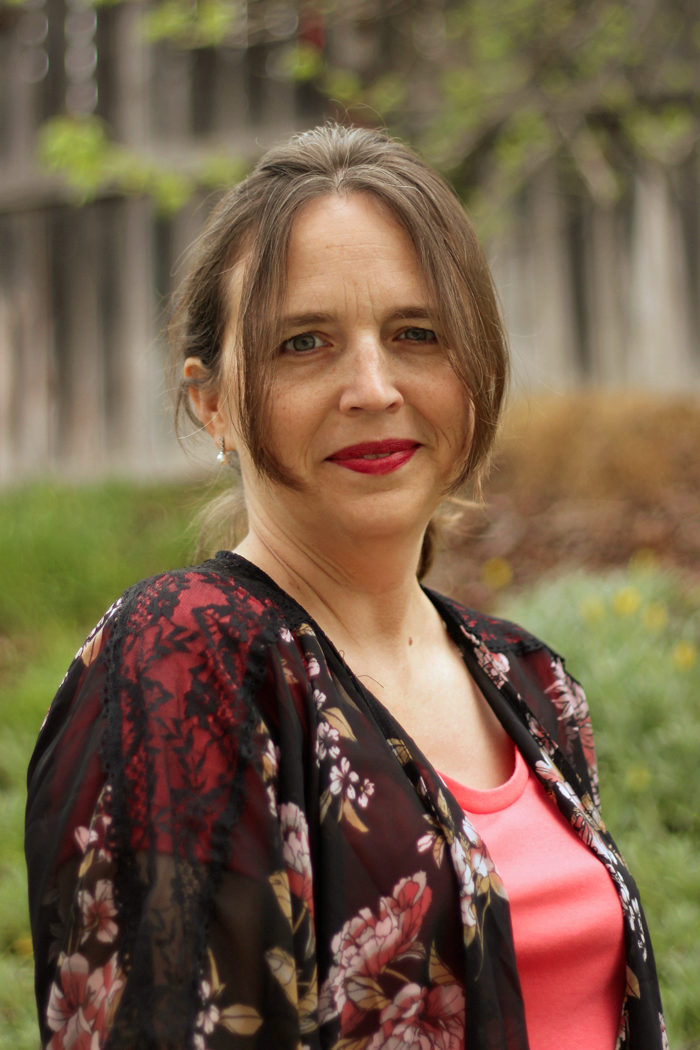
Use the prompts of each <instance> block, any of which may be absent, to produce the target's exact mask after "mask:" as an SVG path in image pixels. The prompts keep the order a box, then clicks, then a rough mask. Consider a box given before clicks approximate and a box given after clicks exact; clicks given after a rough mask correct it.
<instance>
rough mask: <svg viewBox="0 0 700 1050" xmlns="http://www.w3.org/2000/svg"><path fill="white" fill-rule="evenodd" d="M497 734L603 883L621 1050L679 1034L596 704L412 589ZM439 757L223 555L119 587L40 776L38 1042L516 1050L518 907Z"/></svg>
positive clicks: (59, 710)
mask: <svg viewBox="0 0 700 1050" xmlns="http://www.w3.org/2000/svg"><path fill="white" fill-rule="evenodd" d="M427 593H428V596H429V598H430V599H431V601H432V602H433V603H434V604H435V606H436V607H437V609H438V611H439V612H440V614H441V616H442V618H443V620H444V622H445V624H446V626H447V630H448V631H449V634H450V636H451V637H452V639H453V640H454V642H455V643H456V645H457V646H458V647H459V649H460V651H461V653H462V655H463V657H464V660H465V663H466V665H467V667H468V669H469V671H470V673H471V675H472V676H473V678H474V680H475V682H476V683H477V685H478V686H479V688H480V689H481V691H482V693H483V695H484V696H485V697H486V699H487V701H488V702H489V704H490V705H491V706H492V708H493V710H494V712H495V714H496V715H497V717H498V718H499V720H500V722H501V723H502V725H503V726H504V728H505V729H506V731H507V732H508V734H509V735H510V737H511V738H512V740H513V741H514V742H515V744H516V745H517V747H518V748H519V749H520V751H521V753H522V755H523V757H524V759H525V761H526V762H527V763H528V765H529V766H530V767H531V768H532V769H533V770H534V772H535V774H536V775H537V777H538V778H539V780H540V782H541V783H542V785H543V786H544V788H545V789H546V791H547V793H548V795H549V797H550V798H551V800H552V804H553V805H556V806H558V807H559V809H560V810H561V812H562V813H563V814H564V815H565V817H566V818H567V820H569V821H570V822H571V824H572V826H573V827H574V828H575V830H576V831H577V833H578V834H579V835H580V836H581V838H582V840H583V841H584V842H585V843H586V845H587V846H588V847H589V848H590V849H591V850H592V851H593V852H594V854H595V855H596V856H597V857H598V858H599V860H600V862H601V864H604V865H605V867H606V868H607V870H608V872H609V874H610V876H611V878H612V880H613V882H614V883H615V886H616V888H617V891H618V894H619V898H620V902H621V905H622V909H623V913H624V919H625V942H626V953H627V975H628V981H627V993H626V995H625V998H624V1003H622V1005H621V1018H620V1038H619V1040H618V1047H620V1048H622V1047H624V1048H630V1050H632V1048H633V1050H662V1048H664V1047H666V1046H667V1045H668V1044H667V1041H666V1034H665V1027H664V1022H663V1016H662V1013H661V1003H660V998H659V991H658V985H657V980H656V973H655V967H654V960H653V954H652V950H651V945H650V943H649V935H648V932H647V928H646V923H645V920H644V916H643V914H642V910H641V906H640V903H639V896H638V892H637V889H636V886H635V884H634V881H633V880H632V878H631V876H630V874H629V872H628V871H627V868H626V867H625V864H624V862H623V860H622V858H621V857H620V855H619V853H618V851H617V849H616V847H615V844H614V842H613V840H612V838H611V837H610V835H609V833H608V832H607V830H606V829H605V827H604V825H603V824H602V822H601V819H600V816H599V815H598V793H597V783H596V768H595V755H594V750H593V738H592V733H591V725H590V719H589V715H588V708H587V705H586V701H585V698H584V695H583V692H582V691H581V689H580V687H579V686H578V684H577V683H576V682H574V681H573V679H571V678H570V677H569V676H568V675H567V674H566V672H565V670H564V667H563V664H562V661H561V659H560V658H559V657H558V656H557V655H556V654H554V653H553V652H551V651H550V650H549V649H548V648H547V647H546V646H545V645H544V644H543V643H542V642H540V641H538V640H537V639H535V638H533V637H532V636H531V635H528V634H527V633H526V632H525V631H523V630H521V629H520V628H519V627H515V626H514V625H512V624H510V623H507V622H505V621H501V620H496V619H492V618H489V617H486V616H484V615H481V614H479V613H475V612H471V611H470V610H468V609H464V608H463V607H461V606H459V605H457V604H455V603H454V602H452V601H449V600H447V599H445V598H442V597H440V596H439V595H437V594H434V593H432V592H430V591H428V592H427ZM487 846H488V844H487V843H486V844H485V843H483V842H482V841H481V839H480V837H479V835H478V834H477V833H476V831H475V829H474V828H473V826H472V825H471V824H470V822H469V820H468V819H467V818H466V817H465V815H464V814H463V812H462V810H461V809H460V807H459V805H458V804H457V802H456V801H455V800H454V798H453V797H452V795H451V794H450V792H449V791H448V790H447V788H446V787H445V785H444V784H443V782H442V781H441V779H440V777H439V776H438V775H437V774H436V772H435V770H434V769H433V768H432V766H431V765H430V763H429V762H428V761H427V760H426V759H425V758H424V756H423V755H422V754H421V752H420V751H419V749H418V748H417V747H416V746H415V744H414V743H413V741H412V740H411V739H410V738H409V737H407V735H406V734H405V733H404V732H403V730H402V728H401V726H400V725H398V723H397V722H396V721H395V720H394V719H393V718H392V717H391V715H390V714H389V712H388V711H387V710H386V709H385V708H384V707H383V706H382V705H381V704H380V703H379V701H378V700H377V699H376V698H375V697H374V696H373V695H372V694H371V693H369V692H368V691H367V689H366V688H365V687H364V686H363V685H362V684H361V682H360V681H358V679H357V678H356V677H355V676H354V675H353V673H352V671H351V670H350V669H349V668H348V667H347V666H346V665H345V663H344V662H343V659H342V658H341V656H340V655H339V653H338V652H337V651H336V649H335V648H334V646H333V645H332V643H331V642H330V641H329V640H328V638H326V636H325V635H324V634H323V632H322V631H321V630H320V629H319V628H318V627H317V626H316V625H315V624H314V623H313V621H312V620H311V619H310V617H309V616H308V614H307V613H305V611H304V610H303V609H302V608H301V607H300V606H298V605H297V604H296V603H295V602H294V601H293V600H292V599H291V598H290V597H289V596H288V595H286V594H285V593H284V592H283V591H281V590H280V589H279V588H278V587H277V586H276V585H275V584H274V583H273V581H272V580H270V579H269V578H268V577H267V576H266V575H265V574H264V573H263V572H261V571H260V570H259V569H257V568H256V567H254V566H253V565H251V564H250V563H249V562H247V561H246V560H244V559H242V558H240V557H238V556H237V555H233V554H230V553H227V552H221V553H220V554H219V555H218V556H217V558H216V559H214V560H212V561H210V562H207V563H206V564H204V565H203V566H200V567H198V568H194V569H187V570H183V571H179V572H172V573H167V574H165V575H163V576H158V577H155V578H153V579H150V580H146V581H144V582H142V583H140V584H138V585H136V586H135V587H132V588H130V589H129V590H128V591H127V592H126V594H125V595H124V596H123V598H122V599H120V601H118V602H117V603H116V605H115V606H113V608H112V609H110V610H109V612H108V613H107V614H106V616H105V617H104V618H103V620H102V621H101V623H100V624H99V625H98V627H97V628H96V629H95V631H94V632H93V633H92V634H91V635H90V637H89V638H88V640H87V642H86V643H85V645H84V646H83V648H82V649H81V651H80V652H79V653H78V655H77V657H76V659H75V660H74V662H73V663H72V665H71V667H70V669H69V671H68V673H67V675H66V677H65V679H64V681H63V683H62V685H61V687H60V689H59V691H58V694H57V696H56V699H55V700H54V702H53V704H52V706H51V709H50V711H49V713H48V715H47V717H46V720H45V722H44V725H43V727H42V730H41V734H40V737H39V741H38V743H37V747H36V750H35V753H34V756H33V758H32V762H31V766H30V770H29V800H28V806H27V826H26V852H27V863H28V867H29V888H30V908H31V920H32V934H33V938H34V950H35V959H36V994H37V1002H38V1008H39V1017H40V1024H41V1032H42V1042H43V1044H44V1045H48V1046H50V1047H51V1048H52V1050H57V1048H66V1050H70V1048H75V1050H100V1048H102V1047H110V1048H114V1050H122V1048H123V1050H127V1048H128V1050H132V1048H133V1050H136V1048H142V1047H143V1048H146V1047H149V1048H150V1047H152V1048H172V1050H185V1048H195V1050H205V1048H210V1050H238V1048H240V1050H253V1048H260V1050H268V1048H269V1050H301V1048H303V1050H317V1048H318V1050H320V1048H324V1050H326V1048H327V1050H393V1048H399V1047H403V1046H404V1045H408V1046H414V1047H416V1048H420V1050H426V1048H432V1047H436V1048H439V1050H462V1048H463V1047H467V1048H468V1050H526V1048H527V1046H528V1041H527V1033H526V1028H525V1020H524V1011H523V1004H522V996H521V991H520V984H519V980H518V971H517V966H516V960H515V954H514V949H513V938H512V931H511V923H510V915H509V907H508V901H507V895H506V892H505V890H504V888H503V884H502V882H501V880H500V878H499V876H498V873H497V872H496V870H495V869H494V866H493V863H492V861H491V860H490V858H489V855H488V849H487Z"/></svg>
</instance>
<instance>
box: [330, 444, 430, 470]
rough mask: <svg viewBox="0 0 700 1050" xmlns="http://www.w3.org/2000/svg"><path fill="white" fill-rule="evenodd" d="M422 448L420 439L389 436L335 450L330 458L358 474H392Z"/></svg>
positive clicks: (332, 461)
mask: <svg viewBox="0 0 700 1050" xmlns="http://www.w3.org/2000/svg"><path fill="white" fill-rule="evenodd" d="M419 448H420V442H418V441H406V440H404V439H401V438H389V439H387V440H386V441H363V442H362V443H361V444H359V445H348V446H347V448H341V449H340V451H339V452H334V453H333V455H332V456H329V457H328V459H329V460H330V461H331V463H337V464H338V466H339V467H345V468H346V469H347V470H355V471H357V473H358V474H391V472H392V471H394V470H398V469H399V467H402V466H403V465H404V463H408V461H409V459H411V457H412V456H413V453H414V452H416V450H417V449H419Z"/></svg>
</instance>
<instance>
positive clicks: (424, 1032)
mask: <svg viewBox="0 0 700 1050" xmlns="http://www.w3.org/2000/svg"><path fill="white" fill-rule="evenodd" d="M379 1023H380V1028H379V1031H378V1032H377V1033H376V1034H375V1036H374V1038H373V1039H372V1041H371V1043H370V1044H369V1046H368V1048H367V1050H405V1048H406V1047H411V1048H415V1050H463V1047H464V992H463V991H462V989H461V988H460V986H459V985H458V984H456V983H455V984H447V985H438V986H437V987H436V988H433V989H432V990H431V991H430V992H428V990H427V989H426V988H421V987H420V986H419V985H417V984H407V985H404V987H403V988H400V989H399V991H398V992H397V993H396V995H395V997H394V1001H393V1002H391V1003H389V1004H388V1005H387V1006H385V1007H384V1009H383V1010H382V1012H381V1013H380V1015H379Z"/></svg>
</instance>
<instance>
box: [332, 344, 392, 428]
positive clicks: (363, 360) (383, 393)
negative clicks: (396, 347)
mask: <svg viewBox="0 0 700 1050" xmlns="http://www.w3.org/2000/svg"><path fill="white" fill-rule="evenodd" d="M348 351H349V352H346V358H345V361H344V363H343V364H344V369H343V388H342V391H341V395H340V405H339V407H340V410H341V412H358V411H364V412H386V411H388V410H391V409H396V408H399V407H400V406H401V405H402V404H403V395H402V394H401V392H400V391H399V389H398V388H397V386H396V377H395V375H394V368H393V367H392V366H393V364H394V362H393V361H392V359H391V355H390V354H388V353H387V351H386V350H385V349H384V347H383V346H382V344H381V342H380V341H379V340H378V339H377V338H375V337H369V336H368V337H365V338H363V339H361V340H358V341H357V343H356V344H355V346H354V347H353V348H352V349H350V348H348Z"/></svg>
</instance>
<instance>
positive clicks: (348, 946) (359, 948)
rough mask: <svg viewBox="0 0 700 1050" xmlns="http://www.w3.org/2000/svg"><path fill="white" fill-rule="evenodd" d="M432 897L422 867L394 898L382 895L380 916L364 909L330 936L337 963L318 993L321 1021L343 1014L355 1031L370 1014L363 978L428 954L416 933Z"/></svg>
mask: <svg viewBox="0 0 700 1050" xmlns="http://www.w3.org/2000/svg"><path fill="white" fill-rule="evenodd" d="M431 900H432V892H431V890H430V887H429V886H428V885H427V882H426V876H425V872H423V871H419V872H416V874H415V875H412V876H410V877H409V878H405V879H401V881H400V882H398V883H397V884H396V886H394V889H393V891H392V894H391V896H390V897H380V899H379V907H378V913H377V915H376V916H375V915H374V914H373V913H372V912H371V911H370V909H369V908H362V909H361V910H360V912H359V914H358V915H356V916H355V917H354V918H352V919H349V920H348V921H347V922H346V923H345V924H344V925H343V927H342V929H341V930H340V931H339V932H338V933H337V934H336V935H335V937H334V938H333V940H332V941H331V951H332V952H333V965H332V966H331V969H330V971H329V974H328V977H327V978H326V981H325V982H324V985H323V988H322V989H321V995H320V998H319V1018H320V1020H321V1023H322V1024H323V1023H325V1022H326V1021H328V1020H331V1019H332V1018H334V1017H337V1016H338V1015H340V1019H341V1033H342V1034H345V1033H347V1032H348V1031H351V1030H352V1029H353V1028H354V1027H355V1026H356V1025H357V1023H358V1022H359V1021H360V1020H361V1019H362V1017H363V1016H364V1013H365V1011H364V1010H363V1009H362V1008H361V1006H360V1005H358V1004H357V1003H356V1002H355V1000H358V999H359V1001H360V1002H361V1001H362V1000H363V999H364V995H365V994H366V988H365V985H364V984H363V982H362V980H358V978H366V977H370V978H374V979H376V978H378V977H379V976H380V975H381V974H382V972H383V971H384V970H385V969H386V967H387V966H389V965H390V964H394V963H396V962H398V961H399V960H400V959H403V958H409V957H414V958H418V957H422V956H423V955H424V949H423V946H422V945H421V944H420V943H419V942H418V941H417V937H418V933H419V931H420V927H421V924H422V922H423V917H424V916H425V914H426V912H427V910H428V908H429V907H430V902H431Z"/></svg>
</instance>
